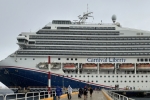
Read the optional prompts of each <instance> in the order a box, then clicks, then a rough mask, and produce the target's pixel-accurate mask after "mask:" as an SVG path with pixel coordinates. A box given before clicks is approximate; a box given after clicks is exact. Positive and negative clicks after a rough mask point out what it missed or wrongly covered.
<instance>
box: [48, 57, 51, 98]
mask: <svg viewBox="0 0 150 100" xmlns="http://www.w3.org/2000/svg"><path fill="white" fill-rule="evenodd" d="M50 68H51V61H50V56H48V97H50V93H51V73H50Z"/></svg>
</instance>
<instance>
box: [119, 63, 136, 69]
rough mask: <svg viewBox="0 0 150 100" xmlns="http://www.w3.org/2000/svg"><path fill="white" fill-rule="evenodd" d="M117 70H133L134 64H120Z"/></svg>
mask: <svg viewBox="0 0 150 100" xmlns="http://www.w3.org/2000/svg"><path fill="white" fill-rule="evenodd" d="M119 69H121V70H134V64H132V63H130V64H120V65H119Z"/></svg>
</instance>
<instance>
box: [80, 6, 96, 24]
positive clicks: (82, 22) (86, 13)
mask: <svg viewBox="0 0 150 100" xmlns="http://www.w3.org/2000/svg"><path fill="white" fill-rule="evenodd" d="M92 13H93V12H88V4H87V12H85V13H83V16H81V15H79V16H78V18H79V23H80V24H84V23H85V21H86V19H88V17H92V18H93V19H94V17H93V16H91V15H90V14H92Z"/></svg>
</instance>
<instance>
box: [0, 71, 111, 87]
mask: <svg viewBox="0 0 150 100" xmlns="http://www.w3.org/2000/svg"><path fill="white" fill-rule="evenodd" d="M63 80H64V86H65V87H68V85H71V87H72V88H79V87H84V86H88V84H87V83H82V82H79V81H75V80H71V79H68V78H63V77H60V76H57V75H51V87H56V86H60V87H63ZM0 81H1V82H2V83H4V84H5V85H6V86H8V87H9V86H20V87H28V86H45V87H46V86H47V85H48V75H47V73H41V72H35V71H30V70H23V69H15V68H5V69H0ZM90 86H92V87H93V88H99V89H101V88H104V87H100V86H95V85H90ZM105 89H109V88H105Z"/></svg>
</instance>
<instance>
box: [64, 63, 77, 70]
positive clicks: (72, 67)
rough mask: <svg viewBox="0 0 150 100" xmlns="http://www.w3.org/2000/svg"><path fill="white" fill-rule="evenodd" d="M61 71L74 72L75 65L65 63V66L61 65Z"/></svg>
mask: <svg viewBox="0 0 150 100" xmlns="http://www.w3.org/2000/svg"><path fill="white" fill-rule="evenodd" d="M63 69H67V70H75V69H76V65H75V64H73V63H66V64H63Z"/></svg>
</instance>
